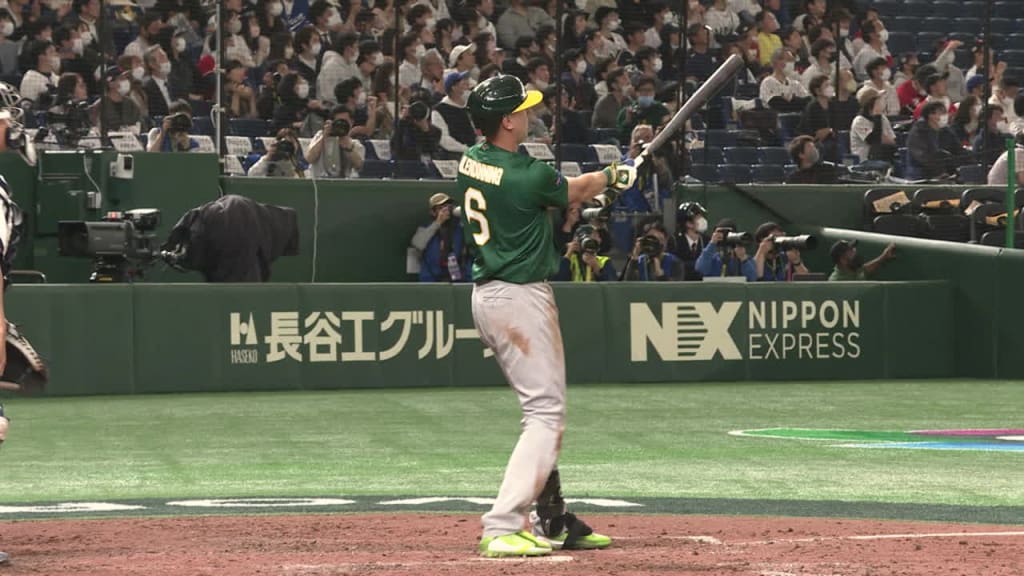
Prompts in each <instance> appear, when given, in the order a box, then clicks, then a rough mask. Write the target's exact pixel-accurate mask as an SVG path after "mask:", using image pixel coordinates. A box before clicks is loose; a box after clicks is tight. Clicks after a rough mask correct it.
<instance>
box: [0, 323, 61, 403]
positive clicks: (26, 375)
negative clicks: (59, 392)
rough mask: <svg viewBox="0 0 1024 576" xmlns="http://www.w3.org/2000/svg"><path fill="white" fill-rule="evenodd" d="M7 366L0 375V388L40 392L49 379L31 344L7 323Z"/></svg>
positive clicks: (28, 392)
mask: <svg viewBox="0 0 1024 576" xmlns="http://www.w3.org/2000/svg"><path fill="white" fill-rule="evenodd" d="M6 349H7V366H6V367H5V368H4V373H3V376H0V389H2V390H12V391H14V392H22V393H26V394H31V393H34V392H42V391H43V390H44V389H45V388H46V383H47V381H48V380H49V379H50V375H49V372H48V371H47V370H46V364H44V363H43V359H42V358H40V357H39V353H37V352H36V349H35V348H33V347H32V344H31V343H30V342H29V341H28V340H27V339H26V338H25V337H24V336H22V335H21V333H20V332H18V329H17V328H16V327H15V326H14V324H11V323H10V322H8V323H7V342H6Z"/></svg>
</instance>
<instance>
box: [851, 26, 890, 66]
mask: <svg viewBox="0 0 1024 576" xmlns="http://www.w3.org/2000/svg"><path fill="white" fill-rule="evenodd" d="M882 30H884V28H881V27H880V26H879V25H877V24H876V25H875V26H873V27H865V28H864V29H863V30H862V31H861V36H862V37H863V38H864V47H863V48H861V49H860V51H859V52H857V55H856V56H855V57H854V58H853V72H854V73H855V74H856V75H857V78H858V79H860V80H866V79H867V78H868V63H869V62H872V61H874V60H876V59H878V58H887V57H888V56H889V49H888V48H886V46H885V42H883V41H882Z"/></svg>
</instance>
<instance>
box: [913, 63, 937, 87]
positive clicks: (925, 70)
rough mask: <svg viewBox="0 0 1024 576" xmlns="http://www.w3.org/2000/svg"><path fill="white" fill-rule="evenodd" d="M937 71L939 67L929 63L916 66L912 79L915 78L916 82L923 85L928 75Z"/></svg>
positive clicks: (933, 74) (935, 73)
mask: <svg viewBox="0 0 1024 576" xmlns="http://www.w3.org/2000/svg"><path fill="white" fill-rule="evenodd" d="M938 73H939V69H938V68H936V67H935V66H933V65H931V64H925V65H924V66H918V67H917V70H914V80H916V81H917V83H918V84H920V85H922V86H924V85H925V82H926V81H927V80H928V77H929V76H935V75H937V74H938Z"/></svg>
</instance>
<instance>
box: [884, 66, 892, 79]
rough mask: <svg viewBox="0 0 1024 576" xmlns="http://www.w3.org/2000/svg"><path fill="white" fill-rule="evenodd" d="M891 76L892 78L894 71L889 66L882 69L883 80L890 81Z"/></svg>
mask: <svg viewBox="0 0 1024 576" xmlns="http://www.w3.org/2000/svg"><path fill="white" fill-rule="evenodd" d="M890 78H892V71H891V70H889V69H888V68H886V69H885V70H882V81H883V82H888V81H889V79H890Z"/></svg>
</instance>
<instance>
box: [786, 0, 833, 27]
mask: <svg viewBox="0 0 1024 576" xmlns="http://www.w3.org/2000/svg"><path fill="white" fill-rule="evenodd" d="M803 5H804V13H803V14H800V15H799V16H797V17H796V18H794V19H793V28H795V29H797V30H799V31H801V32H804V31H806V30H807V29H808V28H810V27H812V26H821V24H822V21H823V20H824V19H825V9H826V8H827V5H826V3H825V0H804V2H803Z"/></svg>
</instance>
